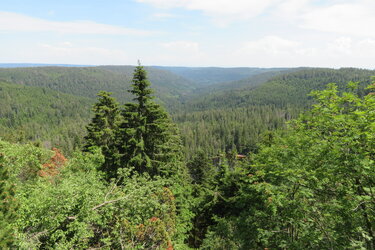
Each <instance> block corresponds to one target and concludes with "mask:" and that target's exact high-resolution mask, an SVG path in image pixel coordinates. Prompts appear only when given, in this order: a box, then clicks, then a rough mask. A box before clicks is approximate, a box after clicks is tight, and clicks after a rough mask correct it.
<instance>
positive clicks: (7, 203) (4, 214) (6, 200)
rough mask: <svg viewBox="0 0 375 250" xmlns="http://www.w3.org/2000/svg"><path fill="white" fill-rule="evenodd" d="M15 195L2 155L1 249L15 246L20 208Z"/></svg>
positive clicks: (0, 193)
mask: <svg viewBox="0 0 375 250" xmlns="http://www.w3.org/2000/svg"><path fill="white" fill-rule="evenodd" d="M14 195H15V192H14V185H13V184H12V183H11V181H10V176H9V172H8V169H7V167H6V166H5V164H4V155H2V154H1V153H0V249H8V248H11V246H12V245H13V241H14V239H13V222H14V220H15V219H16V216H17V214H16V211H17V207H18V206H17V202H16V200H15V198H14Z"/></svg>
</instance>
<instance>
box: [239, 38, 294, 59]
mask: <svg viewBox="0 0 375 250" xmlns="http://www.w3.org/2000/svg"><path fill="white" fill-rule="evenodd" d="M298 44H299V43H298V42H295V41H291V40H287V39H284V38H281V37H278V36H266V37H263V38H261V39H259V40H256V41H251V42H247V43H245V44H244V46H243V47H242V48H241V49H240V52H241V53H245V54H254V53H255V54H257V53H266V54H274V55H276V54H285V53H289V52H290V50H292V49H294V48H296V46H298Z"/></svg>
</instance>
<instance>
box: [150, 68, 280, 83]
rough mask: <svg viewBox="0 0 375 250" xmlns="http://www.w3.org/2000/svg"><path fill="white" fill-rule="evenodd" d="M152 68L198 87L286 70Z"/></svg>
mask: <svg viewBox="0 0 375 250" xmlns="http://www.w3.org/2000/svg"><path fill="white" fill-rule="evenodd" d="M153 68H157V69H163V70H168V71H170V72H172V73H174V74H176V75H179V76H182V77H184V78H186V79H189V80H190V81H193V82H196V83H197V84H198V86H199V87H204V86H208V85H213V84H217V83H223V82H230V81H237V80H241V79H245V78H249V77H250V76H254V75H257V74H261V73H266V72H273V71H282V70H287V69H286V68H245V67H243V68H219V67H167V66H153Z"/></svg>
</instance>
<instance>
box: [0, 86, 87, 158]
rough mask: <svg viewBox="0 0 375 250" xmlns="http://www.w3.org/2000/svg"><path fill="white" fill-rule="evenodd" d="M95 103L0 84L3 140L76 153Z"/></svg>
mask: <svg viewBox="0 0 375 250" xmlns="http://www.w3.org/2000/svg"><path fill="white" fill-rule="evenodd" d="M92 103H93V100H91V99H89V98H85V97H77V96H73V95H69V94H64V93H61V92H58V91H54V90H50V89H47V88H40V87H30V86H23V85H16V84H10V83H4V82H0V107H1V108H0V138H3V139H6V140H8V141H18V142H25V141H34V142H38V143H41V144H42V145H44V146H46V147H48V148H50V147H51V146H55V147H59V148H62V149H63V150H64V151H72V150H73V148H74V147H76V146H78V145H79V144H80V143H81V141H82V138H83V135H84V134H85V124H87V123H88V121H89V118H90V116H91V112H90V109H91V108H90V107H91V105H92Z"/></svg>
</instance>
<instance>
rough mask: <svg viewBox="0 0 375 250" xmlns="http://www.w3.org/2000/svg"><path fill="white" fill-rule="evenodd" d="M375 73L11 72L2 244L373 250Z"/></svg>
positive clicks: (1, 167) (3, 138)
mask: <svg viewBox="0 0 375 250" xmlns="http://www.w3.org/2000/svg"><path fill="white" fill-rule="evenodd" d="M205 74H206V76H205ZM374 75H375V71H371V70H361V69H354V68H344V69H338V70H335V69H323V68H296V69H277V68H275V69H261V68H259V69H258V68H237V69H236V68H234V69H226V70H223V69H220V68H179V67H176V68H170V67H142V66H140V65H139V66H136V67H132V66H99V67H75V68H67V67H35V68H34V67H33V68H15V69H0V80H1V81H0V248H1V249H99V248H104V249H374V248H375V216H374V215H375V213H374V210H375V195H374V194H375V190H374V186H375V185H374V183H375V165H374V164H375V85H374V84H375V83H374V82H373V80H372V79H371V77H372V76H374ZM229 81H230V82H229ZM333 82H335V83H333ZM154 89H155V90H154ZM90 109H91V111H90ZM168 111H169V113H168Z"/></svg>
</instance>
